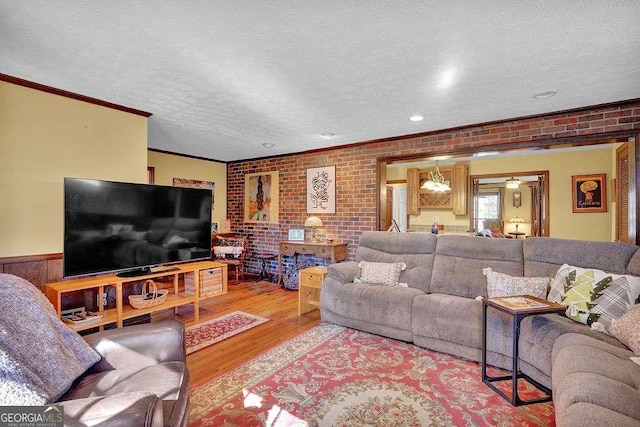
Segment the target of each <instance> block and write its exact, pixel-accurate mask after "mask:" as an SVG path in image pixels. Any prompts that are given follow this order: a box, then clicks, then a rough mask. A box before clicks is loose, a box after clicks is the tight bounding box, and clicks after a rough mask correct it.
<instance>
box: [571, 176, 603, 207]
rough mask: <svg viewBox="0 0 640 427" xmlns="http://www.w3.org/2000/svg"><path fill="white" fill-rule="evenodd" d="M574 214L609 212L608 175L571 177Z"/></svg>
mask: <svg viewBox="0 0 640 427" xmlns="http://www.w3.org/2000/svg"><path fill="white" fill-rule="evenodd" d="M571 184H572V188H571V192H572V206H573V212H574V213H584V212H606V211H607V174H604V173H601V174H592V175H573V176H572V177H571Z"/></svg>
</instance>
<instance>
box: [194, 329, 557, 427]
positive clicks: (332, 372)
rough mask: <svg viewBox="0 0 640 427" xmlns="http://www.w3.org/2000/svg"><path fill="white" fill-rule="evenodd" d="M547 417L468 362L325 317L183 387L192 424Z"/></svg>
mask: <svg viewBox="0 0 640 427" xmlns="http://www.w3.org/2000/svg"><path fill="white" fill-rule="evenodd" d="M490 374H491V375H496V374H497V373H496V372H490ZM519 390H520V395H521V397H524V398H530V397H532V396H535V395H537V394H536V391H535V390H534V389H533V386H531V385H529V384H528V383H524V382H523V383H521V384H520V383H519ZM554 423H555V421H554V410H553V404H552V403H544V404H536V405H528V406H520V407H514V406H511V405H510V404H509V403H507V402H506V401H505V400H504V399H502V397H500V396H499V395H497V394H496V393H494V392H493V391H492V390H491V389H490V388H489V387H487V386H486V385H484V384H483V383H482V380H481V368H480V365H479V364H478V363H476V362H471V361H468V360H464V359H460V358H457V357H454V356H450V355H447V354H443V353H438V352H434V351H431V350H427V349H423V348H420V347H417V346H414V345H412V344H408V343H404V342H401V341H396V340H392V339H388V338H383V337H380V336H376V335H372V334H368V333H365V332H361V331H356V330H353V329H349V328H344V327H341V326H337V325H332V324H324V323H323V324H320V325H319V326H316V327H314V328H313V329H311V330H309V331H307V332H305V333H304V334H302V335H300V336H298V337H296V338H294V339H292V340H290V341H287V342H285V343H284V344H281V345H280V346H278V347H276V348H275V349H273V350H271V351H269V352H267V353H265V354H263V355H261V356H259V357H257V358H256V359H254V360H252V361H250V362H248V363H246V364H244V365H242V366H240V367H238V368H236V369H234V370H232V371H230V372H228V373H226V374H223V375H222V376H220V377H218V378H216V379H214V380H212V381H210V382H209V383H207V384H204V385H202V386H200V387H197V388H194V389H192V390H191V418H190V425H191V426H218V425H224V426H265V425H268V426H345V427H346V426H355V425H362V426H364V425H367V426H416V427H417V426H452V425H466V426H486V425H492V426H553V425H554Z"/></svg>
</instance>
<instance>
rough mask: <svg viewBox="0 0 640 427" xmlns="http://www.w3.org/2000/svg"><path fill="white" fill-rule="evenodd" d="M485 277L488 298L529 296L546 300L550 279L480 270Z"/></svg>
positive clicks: (488, 269)
mask: <svg viewBox="0 0 640 427" xmlns="http://www.w3.org/2000/svg"><path fill="white" fill-rule="evenodd" d="M482 273H483V274H484V275H485V276H487V295H488V296H489V298H498V297H510V296H515V295H531V296H534V297H538V298H542V299H546V298H547V290H548V289H549V282H551V278H550V277H514V276H509V275H508V274H504V273H498V272H496V271H493V270H492V269H491V268H489V267H487V268H485V269H484V270H482Z"/></svg>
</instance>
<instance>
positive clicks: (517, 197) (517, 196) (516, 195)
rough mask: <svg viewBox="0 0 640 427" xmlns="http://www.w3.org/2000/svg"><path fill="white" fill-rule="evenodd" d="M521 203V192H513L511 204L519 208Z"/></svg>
mask: <svg viewBox="0 0 640 427" xmlns="http://www.w3.org/2000/svg"><path fill="white" fill-rule="evenodd" d="M521 205H522V193H520V192H519V191H514V192H513V206H514V207H516V208H519V207H520V206H521Z"/></svg>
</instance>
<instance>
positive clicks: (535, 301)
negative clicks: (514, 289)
mask: <svg viewBox="0 0 640 427" xmlns="http://www.w3.org/2000/svg"><path fill="white" fill-rule="evenodd" d="M488 301H490V302H492V303H494V304H497V305H500V306H502V307H505V308H509V309H511V310H516V311H518V310H533V309H541V308H552V307H553V308H555V307H554V306H555V304H553V303H551V302H547V301H545V300H543V299H540V298H536V297H532V296H530V295H520V296H513V297H498V298H489V299H488Z"/></svg>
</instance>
